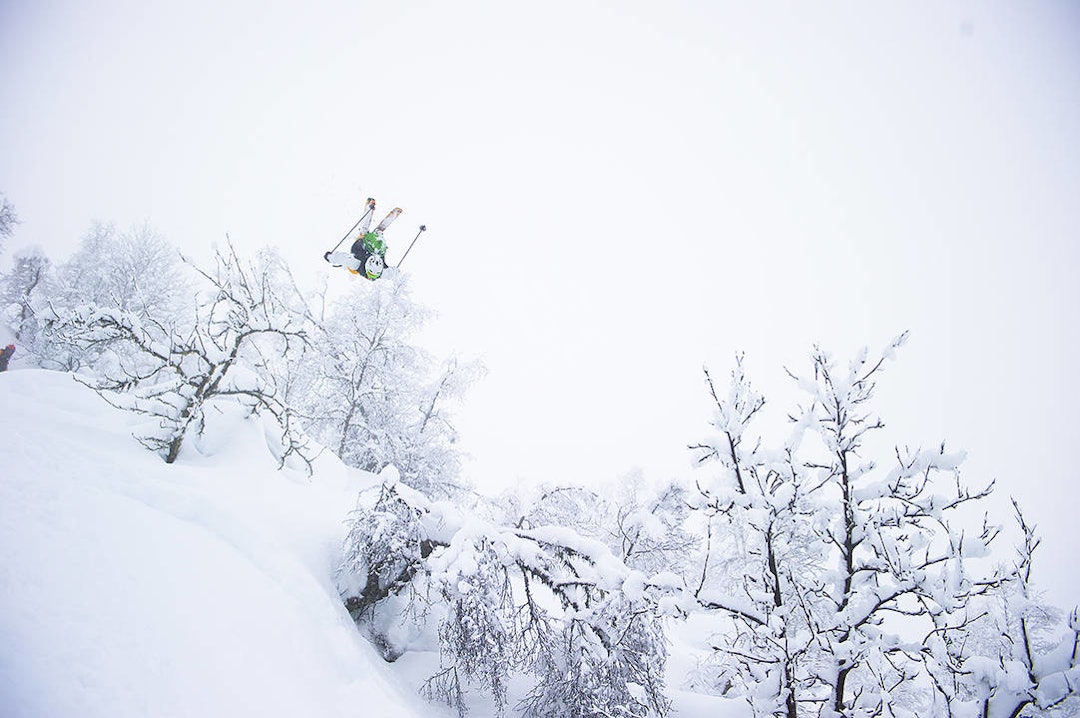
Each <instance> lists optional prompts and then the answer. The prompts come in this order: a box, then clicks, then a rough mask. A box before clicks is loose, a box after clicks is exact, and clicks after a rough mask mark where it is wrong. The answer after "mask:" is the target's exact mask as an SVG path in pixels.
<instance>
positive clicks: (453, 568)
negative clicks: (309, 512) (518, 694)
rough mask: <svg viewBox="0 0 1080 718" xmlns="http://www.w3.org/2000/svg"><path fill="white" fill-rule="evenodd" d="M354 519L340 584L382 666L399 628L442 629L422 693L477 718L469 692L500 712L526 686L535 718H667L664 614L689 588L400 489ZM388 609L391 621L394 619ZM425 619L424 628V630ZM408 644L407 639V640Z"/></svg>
mask: <svg viewBox="0 0 1080 718" xmlns="http://www.w3.org/2000/svg"><path fill="white" fill-rule="evenodd" d="M379 492H380V493H379V495H378V497H377V499H376V500H375V501H373V502H372V503H370V504H364V505H362V506H361V507H360V508H358V509H357V511H356V512H355V513H354V515H353V517H352V521H351V530H350V533H349V538H348V539H347V541H346V553H345V560H344V561H343V563H342V566H341V569H340V570H339V574H338V584H339V587H340V588H341V591H342V595H343V597H344V599H345V602H346V606H347V607H348V608H349V610H350V612H351V613H352V615H353V616H354V618H356V619H357V621H358V624H359V625H360V626H361V628H362V629H363V630H364V631H365V633H366V634H367V635H368V636H369V637H370V638H372V640H373V641H374V642H375V644H376V645H378V646H380V647H381V648H382V649H383V652H384V655H386V656H388V657H390V658H393V657H396V656H397V655H398V654H399V653H400V651H401V650H402V649H401V648H400V647H397V648H394V649H391V650H387V647H388V646H392V645H393V644H394V638H393V635H391V632H390V631H388V630H387V627H388V626H389V625H390V621H389V620H388V616H389V615H397V616H398V617H399V619H400V617H401V616H408V615H414V616H417V617H420V616H423V617H424V618H423V619H422V620H431V618H432V617H438V624H439V629H438V643H439V648H440V655H441V657H442V669H441V670H440V671H439V672H438V673H436V674H435V675H434V676H432V677H431V679H430V680H429V681H428V683H427V684H426V686H425V692H426V693H427V694H428V695H429V696H430V697H432V698H434V699H438V700H443V701H446V702H448V703H450V704H451V705H453V706H454V707H456V708H457V710H458V711H459V714H461V715H464V713H465V712H466V703H465V695H466V694H467V693H468V690H469V687H470V686H474V687H479V688H482V689H484V690H486V692H488V693H489V694H490V695H491V696H492V697H493V699H494V701H495V705H496V707H497V708H498V709H499V710H502V709H503V708H505V707H506V706H507V704H508V685H509V683H510V681H511V679H512V678H513V676H515V675H528V676H531V677H532V680H533V688H532V689H531V690H530V691H528V693H527V694H526V695H525V696H524V698H523V699H522V701H521V703H520V705H519V706H518V710H519V712H520V714H521V715H525V716H535V717H540V716H544V717H547V716H552V717H553V716H560V717H563V716H568V717H571V718H586V717H588V718H594V717H596V718H598V717H599V716H620V717H624V718H630V717H636V718H643V717H644V716H658V715H663V714H664V713H665V712H666V711H667V709H668V707H669V702H668V700H667V699H666V698H665V697H664V694H663V671H664V665H665V661H666V655H667V654H666V645H665V640H664V633H663V630H662V625H661V618H662V616H663V614H664V613H665V611H667V612H677V611H678V610H679V609H678V601H677V600H675V598H674V596H675V594H676V593H677V591H678V588H679V586H680V585H681V583H680V582H679V581H678V580H677V579H675V578H674V577H672V576H670V575H667V576H665V575H659V576H654V577H647V576H646V575H645V574H643V573H641V572H638V571H634V570H632V569H630V568H628V567H627V566H626V565H625V564H624V563H623V562H622V561H620V560H619V559H618V558H617V557H616V556H615V555H614V554H613V553H612V552H611V551H610V550H609V549H608V547H607V546H605V545H604V544H603V543H601V542H599V541H595V540H591V539H587V538H583V537H581V536H580V535H578V534H577V533H575V532H574V531H571V530H568V529H565V528H560V527H551V526H535V527H530V528H523V527H520V526H519V527H501V526H497V525H493V524H489V523H486V522H483V521H479V520H477V519H475V518H473V519H466V518H465V517H463V516H462V515H461V514H460V513H459V512H457V511H455V510H453V509H451V508H450V507H449V506H448V505H447V504H445V503H433V502H431V501H429V500H427V499H425V498H424V497H423V496H421V495H420V494H418V493H416V492H413V491H412V490H411V489H408V487H405V486H402V485H400V484H398V483H396V480H391V481H387V482H384V483H383V485H382V487H381V488H380V489H379ZM387 602H391V603H393V604H394V608H393V610H392V611H390V612H389V613H387V612H385V611H383V606H384V605H385V604H386V603H387ZM414 620H417V621H419V620H421V619H420V618H416V619H414ZM397 630H398V631H399V632H400V630H401V629H400V627H399V628H398V629H397Z"/></svg>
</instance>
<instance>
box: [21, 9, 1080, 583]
mask: <svg viewBox="0 0 1080 718" xmlns="http://www.w3.org/2000/svg"><path fill="white" fill-rule="evenodd" d="M0 91H2V97H3V103H4V105H3V111H2V112H0V138H2V139H0V142H2V145H0V191H3V192H4V193H6V195H7V197H8V198H9V199H10V200H11V201H12V202H13V203H14V204H15V206H16V208H17V210H18V212H19V214H20V216H21V218H22V220H23V223H22V224H21V225H20V226H19V227H18V230H17V234H16V236H15V238H14V240H13V241H12V242H10V247H11V248H14V247H19V246H22V245H25V244H32V243H33V244H41V245H42V246H44V247H45V248H46V250H47V251H48V252H49V253H50V255H51V256H53V257H54V258H59V257H62V256H64V255H66V254H67V253H68V252H70V251H71V250H72V249H74V247H75V246H76V244H77V243H78V240H79V238H80V237H81V236H82V234H83V233H84V232H85V231H86V229H87V228H88V226H89V225H90V222H91V221H92V220H94V219H100V220H105V221H112V222H115V223H117V224H118V225H119V226H121V227H125V226H129V225H132V224H135V223H139V222H142V221H144V220H147V221H149V222H150V223H151V224H152V225H153V226H154V227H155V228H156V229H157V230H158V231H160V232H161V233H162V234H163V235H164V236H165V237H166V238H167V239H169V240H170V241H172V242H174V243H176V244H179V245H181V246H182V247H184V248H186V250H187V251H190V252H192V253H194V254H199V253H205V252H208V250H209V247H210V245H211V243H213V242H215V241H220V240H221V239H222V238H223V237H224V235H225V233H226V232H228V233H229V235H230V236H231V237H232V239H233V241H234V242H235V243H236V244H237V245H238V246H239V247H241V248H251V249H254V248H255V247H258V246H261V245H265V244H269V245H275V246H277V247H279V248H280V249H281V250H282V251H283V252H284V253H285V254H286V256H287V257H289V258H290V260H291V261H292V262H293V266H294V269H295V271H296V273H297V274H298V275H300V276H302V277H305V278H307V277H310V278H315V277H317V276H319V275H320V274H322V273H325V272H326V271H327V269H326V267H325V265H324V264H323V262H322V259H321V255H322V252H323V251H324V250H325V249H328V248H329V246H330V245H332V244H333V243H334V242H336V241H337V240H338V239H339V238H340V237H341V234H342V233H343V232H344V231H345V229H347V228H348V227H349V226H350V225H351V224H352V223H353V221H355V219H356V216H357V214H358V213H359V211H360V208H361V206H362V203H363V199H364V198H365V197H367V196H374V197H376V198H377V199H378V200H379V202H380V205H379V207H380V212H379V215H380V216H381V214H382V213H383V212H384V211H386V210H389V209H390V208H391V207H392V206H393V205H401V206H402V207H404V208H405V214H404V215H403V217H402V218H401V219H400V220H398V223H397V224H396V225H395V226H394V227H393V228H392V230H391V231H390V233H389V236H388V239H389V241H390V244H391V255H390V258H391V260H393V259H394V252H395V250H397V251H398V252H400V251H402V250H403V249H404V246H405V244H406V243H407V242H408V240H409V239H411V238H412V236H413V234H414V233H415V231H416V227H417V225H419V224H420V223H426V224H427V225H428V228H429V231H428V232H427V234H426V235H425V236H424V238H423V239H422V240H421V244H419V245H418V246H417V248H416V250H415V251H414V253H413V254H412V255H411V256H410V257H409V260H408V263H407V264H406V265H405V268H406V269H408V270H409V273H410V274H411V280H412V289H413V292H414V294H415V296H416V297H417V298H418V299H419V300H420V301H422V302H423V303H425V304H427V305H429V306H431V307H433V308H435V309H436V310H437V311H438V313H439V314H438V318H437V320H435V321H434V322H433V323H432V325H431V326H430V327H429V330H428V332H427V342H428V343H429V344H430V346H431V347H432V348H433V349H435V350H436V351H439V352H448V351H451V350H453V351H457V352H459V353H461V354H463V355H466V356H480V357H482V358H483V360H484V362H485V363H486V365H487V366H488V369H489V374H488V376H487V378H486V379H485V380H484V381H483V382H482V383H481V384H479V385H478V386H477V387H476V388H475V389H474V390H473V391H472V393H471V394H470V396H469V399H468V403H467V405H466V406H465V407H464V410H463V411H462V412H461V413H460V428H461V430H462V434H463V437H462V438H463V446H464V448H465V449H466V450H467V451H469V452H470V453H471V454H472V455H473V457H474V458H473V461H472V463H471V465H470V471H471V473H472V476H473V478H474V479H475V480H477V481H478V482H479V483H480V484H481V485H483V486H485V487H488V488H492V489H497V488H499V487H502V486H511V485H513V484H514V483H515V482H516V481H518V480H519V479H526V480H540V479H542V480H550V481H574V482H594V481H601V480H607V479H612V478H615V477H617V476H619V475H621V474H623V473H625V472H627V471H629V470H632V469H633V468H635V467H641V468H642V469H643V470H644V471H645V472H646V475H647V476H651V477H654V478H664V477H668V476H674V475H676V474H685V472H686V471H687V467H688V466H689V463H690V455H689V453H688V452H687V451H686V450H685V448H684V447H685V445H686V444H687V443H691V442H694V441H697V440H698V439H700V438H702V437H703V436H704V435H705V432H706V428H707V427H706V422H707V420H708V417H709V413H708V405H707V403H706V401H705V397H706V395H705V390H704V386H703V383H702V375H701V368H702V366H703V365H708V366H710V367H711V368H712V370H713V372H714V374H715V375H717V376H718V377H720V378H723V377H724V376H726V374H727V372H728V370H729V369H730V366H731V364H732V357H733V356H734V354H735V353H736V352H737V351H745V352H746V353H747V364H748V366H749V369H750V371H751V375H752V377H754V379H755V381H756V384H757V385H758V387H759V388H760V389H762V390H763V391H764V392H765V393H766V394H767V395H768V396H770V397H772V401H771V403H770V406H769V408H770V409H771V410H772V411H773V412H775V416H776V417H777V418H779V417H781V416H782V412H783V410H784V409H786V408H787V406H788V405H789V400H788V396H789V394H788V391H789V390H788V386H787V381H786V379H785V378H784V373H783V367H784V366H790V367H792V368H796V369H797V368H800V367H803V366H805V364H806V359H805V357H806V355H807V352H808V349H809V348H810V346H811V345H812V344H813V343H814V342H820V343H821V344H823V345H824V346H826V347H828V348H830V349H832V350H834V351H835V352H836V353H837V354H838V355H840V356H843V357H846V356H849V355H850V354H852V353H853V352H854V351H855V350H856V349H857V348H858V347H860V346H863V345H867V344H868V345H870V346H871V347H879V346H881V345H883V344H884V343H885V342H887V341H888V340H889V339H890V338H891V337H892V336H894V335H895V334H897V333H899V332H900V331H902V330H905V329H909V330H911V332H912V337H911V341H910V342H909V344H908V347H907V348H906V349H905V350H904V351H903V352H901V354H900V355H899V361H898V363H896V364H893V365H891V366H890V368H889V372H888V374H887V375H886V376H885V378H884V380H883V384H882V386H881V390H880V393H879V396H880V401H879V404H878V407H879V410H880V411H881V413H882V414H883V415H884V417H885V420H886V423H887V424H888V428H887V431H888V432H889V434H888V439H889V442H893V443H909V444H935V443H937V442H938V441H940V440H941V439H947V440H948V441H949V443H950V445H951V446H952V447H954V448H963V449H966V450H967V451H968V452H969V461H968V463H967V464H966V467H967V468H966V473H965V475H966V477H967V478H968V479H969V480H970V481H972V482H973V483H977V482H981V481H983V480H989V479H991V478H996V479H998V481H999V488H1000V489H1001V494H1002V498H1004V496H1006V495H1008V494H1012V495H1015V496H1017V497H1018V498H1019V499H1020V500H1021V501H1022V502H1024V503H1025V505H1027V506H1028V508H1029V512H1030V513H1031V518H1033V519H1034V520H1035V521H1036V522H1037V523H1039V525H1040V526H1041V527H1042V529H1043V531H1044V533H1045V534H1046V537H1047V554H1048V555H1047V558H1048V559H1049V558H1055V559H1056V561H1055V563H1056V565H1058V566H1062V567H1064V568H1063V569H1062V570H1059V571H1058V572H1057V574H1056V575H1054V576H1046V577H1045V578H1046V579H1047V583H1048V584H1049V586H1050V588H1051V589H1052V590H1053V591H1055V592H1056V593H1055V598H1056V599H1057V600H1058V601H1059V602H1064V603H1069V602H1072V601H1074V600H1076V599H1077V598H1080V575H1078V574H1080V571H1078V570H1077V569H1075V568H1072V567H1071V562H1072V552H1073V551H1075V549H1076V547H1077V546H1080V529H1078V528H1077V523H1078V519H1077V516H1078V512H1077V504H1078V501H1077V498H1076V495H1077V486H1078V483H1077V482H1078V479H1080V468H1078V466H1077V462H1076V461H1075V458H1074V455H1075V454H1076V450H1077V449H1078V448H1080V408H1078V407H1080V380H1078V379H1077V375H1076V370H1077V367H1078V366H1080V322H1078V321H1077V320H1078V308H1080V289H1078V288H1077V287H1078V284H1077V280H1076V273H1077V269H1078V266H1077V265H1078V260H1080V250H1078V248H1077V245H1078V239H1080V237H1078V234H1080V230H1078V227H1080V5H1078V4H1076V3H1074V2H1068V1H1062V2H1045V1H1035V2H1023V3H1022V2H977V3H976V2H952V3H936V2H905V3H855V2H851V3H837V2H829V3H791V4H788V3H771V2H769V3H743V2H686V1H677V2H669V3H662V4H661V3H641V2H596V1H590V2H579V3H572V2H561V1H555V2H545V3H517V2H496V1H495V0H469V1H466V2H457V3H436V2H429V3H419V2H382V3H370V2H341V3H336V2H310V3H309V2H304V3H299V2H297V3H282V2H242V1H240V0H226V1H224V2H221V1H217V0H215V1H212V2H210V1H203V0H196V1H195V2H185V3H148V2H143V1H142V0H130V1H127V0H117V1H115V2H112V1H101V0H83V1H79V2H73V1H72V2H69V1H66V0H39V1H36V2H28V1H18V2H16V1H13V0H7V1H6V2H0ZM399 256H400V255H399ZM6 261H7V260H6V259H5V262H6ZM346 279H347V277H345V276H344V275H343V274H338V275H335V276H334V277H333V278H332V280H333V281H335V282H341V281H346ZM353 281H355V280H353ZM882 459H883V460H887V456H884V457H882ZM1051 554H1053V556H1051Z"/></svg>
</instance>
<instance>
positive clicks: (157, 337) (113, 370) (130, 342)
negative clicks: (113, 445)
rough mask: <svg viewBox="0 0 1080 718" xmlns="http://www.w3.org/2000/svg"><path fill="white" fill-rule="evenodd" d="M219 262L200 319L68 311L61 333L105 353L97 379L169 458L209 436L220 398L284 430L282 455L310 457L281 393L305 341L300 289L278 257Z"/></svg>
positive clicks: (201, 297)
mask: <svg viewBox="0 0 1080 718" xmlns="http://www.w3.org/2000/svg"><path fill="white" fill-rule="evenodd" d="M215 260H216V266H215V268H214V269H213V270H211V271H203V270H198V273H199V274H200V275H201V276H202V278H203V279H204V280H205V283H204V286H203V287H202V288H201V289H200V291H199V293H198V296H197V299H196V306H195V311H194V313H193V315H192V316H189V317H182V316H175V315H173V314H172V312H170V311H168V310H163V311H164V312H165V315H166V316H165V317H164V318H160V317H158V316H156V315H146V314H144V313H143V311H141V310H140V311H138V312H133V311H124V310H123V309H118V308H115V307H103V306H100V305H98V306H88V305H83V306H79V307H76V308H75V309H73V310H69V311H68V312H66V313H65V314H63V315H60V316H59V317H58V319H57V324H58V327H57V330H56V331H57V332H58V333H60V334H63V335H64V336H66V337H70V338H71V340H72V341H73V342H74V343H76V345H77V346H78V347H79V348H80V349H81V350H83V351H93V350H98V351H100V352H101V353H102V358H101V359H100V360H99V361H98V363H97V371H98V378H97V379H96V380H95V381H94V382H93V383H95V384H96V386H97V388H98V389H99V390H100V391H101V392H103V396H106V397H107V398H108V399H109V401H111V402H113V403H115V404H117V405H119V406H123V407H124V408H127V409H130V410H132V411H135V412H137V413H139V414H142V415H145V416H147V417H148V418H150V419H152V420H153V422H154V426H152V427H151V428H150V429H149V430H148V431H146V432H145V433H144V434H143V435H142V436H140V440H141V441H142V442H143V443H144V444H145V445H146V446H147V447H148V448H150V449H153V450H154V451H157V452H159V453H160V454H161V456H162V458H164V459H165V461H166V462H168V463H172V462H173V461H175V460H176V458H177V456H178V455H179V452H180V448H181V447H182V445H183V444H184V442H185V440H186V439H187V438H188V437H189V436H190V435H191V434H192V433H193V432H194V433H195V434H198V433H199V432H201V431H202V428H203V426H204V421H205V418H206V410H207V408H208V407H209V406H211V405H212V404H213V403H214V402H217V401H227V402H232V403H240V404H243V405H244V406H246V407H248V408H249V409H250V410H251V411H254V412H268V413H270V414H271V415H273V416H274V417H275V418H276V420H277V422H278V423H279V425H280V427H281V430H282V435H281V446H280V453H279V459H281V461H284V460H285V459H286V458H287V457H288V456H290V455H294V454H296V455H299V456H300V457H301V458H305V454H304V453H303V448H304V443H305V442H304V439H303V437H302V435H301V434H300V433H299V431H298V428H297V427H296V426H295V424H294V420H293V418H292V416H291V415H290V414H289V412H288V411H287V406H286V405H285V403H284V401H283V399H282V396H281V394H282V392H281V391H279V389H278V387H277V377H278V376H279V373H280V371H281V370H282V369H281V366H280V365H282V364H283V359H282V357H284V356H286V355H287V354H288V353H289V352H290V351H299V348H300V346H301V345H302V344H303V343H304V341H305V340H306V327H307V323H308V317H307V315H306V312H305V310H304V305H303V302H302V301H301V300H300V298H299V294H298V292H297V290H296V287H295V284H294V283H293V282H292V278H291V276H290V275H289V272H288V269H287V268H286V267H285V265H284V263H283V261H282V260H281V258H280V257H279V256H278V255H276V254H275V253H273V252H270V251H264V252H263V253H261V254H260V255H259V256H258V257H257V258H256V260H255V261H254V262H251V263H245V262H243V261H242V260H241V259H240V257H239V256H238V255H237V254H236V251H235V249H234V248H233V247H232V246H231V245H229V246H228V247H227V248H226V249H224V250H218V251H217V253H216V257H215ZM275 367H276V368H275ZM305 460H306V459H305Z"/></svg>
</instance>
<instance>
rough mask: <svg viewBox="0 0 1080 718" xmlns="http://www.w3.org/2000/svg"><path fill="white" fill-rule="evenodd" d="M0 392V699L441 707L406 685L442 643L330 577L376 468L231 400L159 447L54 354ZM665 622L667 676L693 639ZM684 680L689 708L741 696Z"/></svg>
mask: <svg viewBox="0 0 1080 718" xmlns="http://www.w3.org/2000/svg"><path fill="white" fill-rule="evenodd" d="M0 407H2V408H3V410H2V411H0V457H2V464H0V466H2V469H0V470H2V473H0V716H4V718H40V717H42V716H49V717H58V718H60V717H66V716H78V717H79V718H94V717H95V716H108V718H128V717H129V716H130V717H132V718H134V717H136V716H140V717H141V716H165V715H168V716H199V717H200V718H205V717H206V716H254V715H258V716H263V717H267V716H297V715H318V716H331V715H340V716H344V715H361V716H379V717H380V718H390V717H393V716H418V715H424V716H431V715H447V716H449V715H451V711H449V709H447V708H445V707H442V706H438V705H433V704H430V703H428V702H426V701H424V700H423V699H422V698H420V697H419V696H418V695H417V693H416V689H417V687H418V685H419V684H420V683H421V682H422V681H423V680H424V678H426V677H427V676H428V675H429V674H430V672H431V670H430V669H431V667H432V665H433V662H434V661H435V660H436V657H435V656H434V655H422V654H420V655H417V654H409V655H407V656H405V657H404V658H403V659H402V660H400V661H399V662H397V663H395V664H393V665H390V664H387V663H385V662H384V661H383V660H382V659H381V658H380V657H379V655H378V654H377V652H376V651H375V650H374V649H373V648H372V647H371V646H370V645H369V644H368V643H367V642H366V641H365V640H364V639H363V638H362V637H361V635H360V633H359V632H358V631H357V630H356V628H355V626H354V625H353V623H352V621H351V619H350V618H349V615H348V613H347V611H346V610H345V609H344V607H343V605H342V602H341V599H340V597H339V595H338V592H337V590H336V588H335V587H334V583H333V572H334V569H335V568H336V566H337V565H338V562H339V561H340V560H341V546H342V540H343V538H344V535H345V531H346V526H345V518H346V516H347V514H348V513H349V512H350V511H351V510H352V509H353V508H354V506H355V505H356V500H357V495H358V493H359V491H361V490H362V489H364V488H365V487H368V486H371V485H373V484H374V483H376V482H377V481H378V480H379V479H378V477H375V476H373V475H371V474H367V473H364V472H361V471H356V470H353V469H349V468H347V467H345V466H344V465H342V464H341V463H340V462H339V461H338V460H337V459H336V458H335V457H333V456H332V455H330V454H329V453H326V454H324V455H323V456H321V457H320V458H319V459H317V460H316V462H315V465H314V472H313V474H312V476H310V477H308V476H306V475H305V474H303V473H301V472H293V471H290V470H288V469H286V470H282V471H279V470H278V469H277V466H276V463H275V462H274V460H273V458H272V456H271V454H270V452H269V451H267V449H266V442H265V440H264V437H263V436H262V432H261V430H260V428H259V424H258V423H257V422H253V421H251V420H246V419H243V418H242V417H239V416H236V417H228V416H218V417H216V419H214V420H215V421H217V422H219V424H220V425H219V426H217V427H215V431H214V432H213V436H214V437H218V438H217V439H216V440H215V443H212V444H207V443H205V442H204V443H203V444H202V445H199V446H196V445H194V444H192V445H191V446H189V447H188V448H186V449H185V451H184V453H182V455H181V457H180V459H179V460H178V461H177V463H175V464H173V465H167V464H165V463H164V462H162V461H161V459H160V458H158V457H157V456H156V455H154V454H152V453H151V452H149V451H147V450H146V449H144V448H143V447H142V446H141V445H140V444H139V443H138V442H137V441H136V440H135V439H134V438H132V433H133V432H134V431H136V429H137V428H138V427H137V422H138V419H137V418H135V417H134V415H131V414H126V413H124V412H121V411H119V410H116V409H114V408H112V407H110V406H109V405H108V404H106V403H105V402H104V401H103V400H102V399H101V398H100V397H98V396H97V395H96V394H95V393H94V392H93V391H92V390H90V389H88V388H87V387H85V386H83V385H81V384H79V383H78V382H76V381H75V380H74V378H73V377H72V376H71V375H70V374H65V373H61V372H48V371H42V370H19V371H12V372H6V373H0ZM221 437H227V439H223V438H221ZM672 629H674V630H673V638H674V640H675V641H676V642H678V643H680V644H682V646H683V650H681V651H673V655H672V663H671V669H672V673H673V674H674V675H676V676H678V675H680V674H683V673H685V672H686V671H687V670H690V669H691V668H692V667H693V664H694V659H693V651H692V650H689V646H690V645H691V644H692V643H694V642H700V641H701V640H703V639H702V636H700V635H699V636H697V637H696V638H694V639H693V640H691V638H692V637H691V636H690V634H691V633H693V631H692V629H691V628H688V627H685V626H672ZM680 636H685V638H684V639H680ZM700 647H701V648H702V649H704V648H705V646H704V645H702V646H700ZM680 682H681V681H680V680H679V679H676V680H674V681H673V683H674V684H676V685H673V686H671V687H670V688H673V689H674V690H670V695H671V697H672V698H673V699H674V708H675V710H676V711H677V712H678V714H679V715H681V716H689V717H691V718H692V717H693V716H697V715H702V716H704V715H709V716H713V717H714V718H715V717H716V716H726V715H732V716H735V715H742V714H743V713H744V712H745V708H744V705H743V704H741V703H738V702H734V701H728V700H723V699H718V698H713V697H706V696H698V695H693V694H690V693H685V692H682V691H680V690H678V687H679V686H678V684H679V683H680ZM472 707H473V713H472V714H471V715H473V716H475V717H477V718H480V717H482V716H487V715H491V709H490V707H489V706H486V705H485V701H484V700H483V699H482V698H478V700H476V701H475V702H473V703H472Z"/></svg>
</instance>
